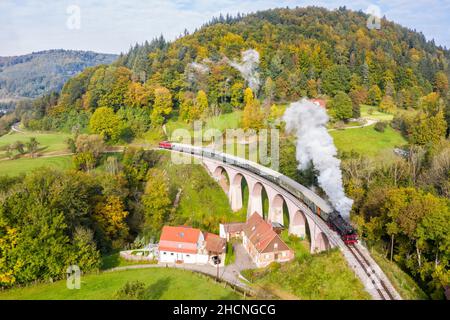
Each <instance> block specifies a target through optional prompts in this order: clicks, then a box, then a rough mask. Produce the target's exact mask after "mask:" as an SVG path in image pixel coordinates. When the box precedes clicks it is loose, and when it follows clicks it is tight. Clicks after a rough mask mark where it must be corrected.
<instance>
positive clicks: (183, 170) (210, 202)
mask: <svg viewBox="0 0 450 320" xmlns="http://www.w3.org/2000/svg"><path fill="white" fill-rule="evenodd" d="M161 155H162V158H161V159H160V160H159V162H158V164H157V165H156V167H157V168H160V169H163V170H165V171H166V173H167V175H168V177H169V181H170V193H171V198H172V199H175V196H176V194H177V193H178V192H179V190H180V189H181V198H180V202H179V205H178V207H177V209H176V214H175V219H176V220H175V221H176V222H179V223H181V224H188V225H191V226H193V227H203V228H206V229H208V230H209V231H211V232H216V233H218V231H219V223H220V222H231V221H243V220H245V213H243V212H237V213H235V212H233V211H232V210H231V208H230V205H229V202H228V198H227V195H226V194H225V192H224V191H223V190H222V188H221V187H220V186H219V184H218V183H217V182H216V181H214V179H212V178H211V177H210V176H209V175H208V173H207V172H206V170H205V168H203V167H202V166H201V165H199V164H194V165H192V164H191V165H189V164H174V163H173V162H172V161H171V160H170V153H168V152H161Z"/></svg>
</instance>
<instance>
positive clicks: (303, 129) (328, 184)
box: [283, 99, 353, 220]
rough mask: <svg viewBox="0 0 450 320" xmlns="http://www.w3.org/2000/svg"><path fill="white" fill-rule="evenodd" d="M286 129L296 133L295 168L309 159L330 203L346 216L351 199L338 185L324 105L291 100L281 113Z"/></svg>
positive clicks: (336, 162) (336, 161)
mask: <svg viewBox="0 0 450 320" xmlns="http://www.w3.org/2000/svg"><path fill="white" fill-rule="evenodd" d="M283 120H284V121H285V122H286V130H288V131H294V132H295V133H296V136H297V152H296V157H297V161H298V163H299V166H298V167H299V169H301V170H304V169H306V168H307V167H308V166H309V164H310V162H312V164H313V165H314V168H315V169H316V170H318V171H319V176H318V182H319V185H320V187H321V188H322V189H323V190H324V191H325V193H326V194H327V196H328V198H329V200H330V202H331V204H332V205H333V207H334V208H335V209H336V210H337V211H338V212H340V213H341V215H342V217H343V218H345V219H347V220H348V218H349V215H350V210H351V208H352V204H353V200H352V199H349V198H347V197H346V196H345V192H344V187H343V185H342V172H341V169H340V164H341V161H340V160H339V159H338V158H336V155H337V150H336V147H335V146H334V143H333V138H332V137H331V136H330V135H329V134H328V131H327V129H326V127H325V125H326V123H327V122H328V120H329V118H328V115H327V113H326V111H325V109H324V108H322V107H320V106H318V105H316V104H315V103H313V102H311V101H309V100H307V99H302V100H300V101H299V102H294V103H291V105H290V106H289V108H288V109H287V110H286V112H285V113H284V116H283Z"/></svg>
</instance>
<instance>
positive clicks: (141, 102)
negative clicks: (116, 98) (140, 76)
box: [125, 82, 150, 108]
mask: <svg viewBox="0 0 450 320" xmlns="http://www.w3.org/2000/svg"><path fill="white" fill-rule="evenodd" d="M125 103H126V104H127V105H129V106H132V107H135V108H143V107H149V106H150V91H149V90H147V88H146V87H145V86H143V85H142V84H141V83H140V82H131V83H130V84H129V86H128V91H127V93H126V100H125Z"/></svg>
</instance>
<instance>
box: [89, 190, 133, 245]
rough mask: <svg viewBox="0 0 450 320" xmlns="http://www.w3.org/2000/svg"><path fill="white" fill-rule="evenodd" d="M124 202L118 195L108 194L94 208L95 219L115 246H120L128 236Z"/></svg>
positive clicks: (126, 213) (104, 234)
mask: <svg viewBox="0 0 450 320" xmlns="http://www.w3.org/2000/svg"><path fill="white" fill-rule="evenodd" d="M127 216H128V212H127V211H125V208H124V204H123V202H122V200H121V199H120V198H119V197H118V196H108V197H107V198H106V199H105V200H104V201H102V202H99V203H97V205H96V206H95V209H94V220H95V221H96V222H97V224H98V226H99V229H100V230H101V232H102V235H103V237H105V239H106V240H107V241H112V243H113V248H118V247H120V245H122V244H123V241H124V240H125V238H126V237H127V236H128V225H127V223H126V220H125V219H126V218H127Z"/></svg>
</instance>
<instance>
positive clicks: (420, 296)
mask: <svg viewBox="0 0 450 320" xmlns="http://www.w3.org/2000/svg"><path fill="white" fill-rule="evenodd" d="M371 256H372V258H373V259H374V260H375V261H376V262H377V263H378V265H379V266H380V268H381V269H382V270H383V271H384V273H385V274H386V276H387V277H388V278H389V280H391V282H392V285H393V286H394V287H395V289H397V291H398V293H399V294H400V295H401V296H402V298H403V299H406V300H427V299H429V298H428V296H427V295H426V294H425V292H423V290H422V289H421V288H420V287H419V286H418V285H417V283H416V282H415V281H414V280H413V279H412V278H411V277H410V276H409V275H408V274H406V273H405V272H404V271H403V270H402V269H400V268H399V266H398V265H397V264H396V263H395V262H391V261H389V260H388V259H386V258H385V257H383V256H382V255H381V254H380V253H378V252H377V251H376V250H371Z"/></svg>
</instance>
